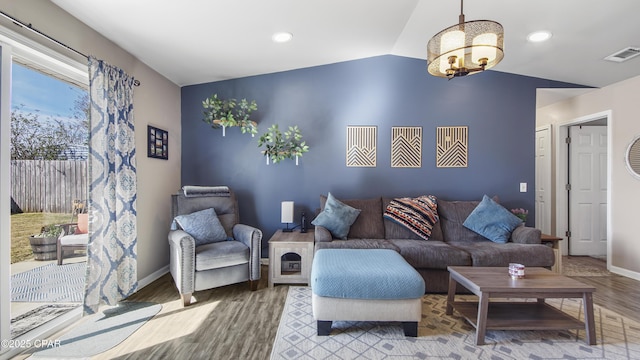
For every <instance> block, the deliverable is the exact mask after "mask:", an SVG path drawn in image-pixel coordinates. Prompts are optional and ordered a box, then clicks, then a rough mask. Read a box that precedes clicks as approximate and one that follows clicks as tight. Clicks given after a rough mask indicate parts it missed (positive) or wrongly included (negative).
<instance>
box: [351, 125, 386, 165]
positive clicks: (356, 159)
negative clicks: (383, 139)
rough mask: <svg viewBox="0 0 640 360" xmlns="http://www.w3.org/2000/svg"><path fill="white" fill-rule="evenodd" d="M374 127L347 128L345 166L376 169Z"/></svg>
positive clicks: (375, 131) (375, 129)
mask: <svg viewBox="0 0 640 360" xmlns="http://www.w3.org/2000/svg"><path fill="white" fill-rule="evenodd" d="M377 137H378V128H377V127H376V126H347V151H346V154H347V166H348V167H376V150H377V149H376V146H377Z"/></svg>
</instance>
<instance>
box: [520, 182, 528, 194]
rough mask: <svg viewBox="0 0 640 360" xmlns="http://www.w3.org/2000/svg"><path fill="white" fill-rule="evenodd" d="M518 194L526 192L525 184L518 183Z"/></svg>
mask: <svg viewBox="0 0 640 360" xmlns="http://www.w3.org/2000/svg"><path fill="white" fill-rule="evenodd" d="M520 192H527V183H520Z"/></svg>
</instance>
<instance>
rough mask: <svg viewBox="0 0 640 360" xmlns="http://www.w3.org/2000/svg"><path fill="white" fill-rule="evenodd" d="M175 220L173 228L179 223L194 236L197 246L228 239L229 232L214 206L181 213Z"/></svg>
mask: <svg viewBox="0 0 640 360" xmlns="http://www.w3.org/2000/svg"><path fill="white" fill-rule="evenodd" d="M173 221H174V224H173V225H172V226H171V227H172V229H176V228H177V227H176V226H175V224H177V225H178V226H179V227H180V228H181V229H182V230H184V231H185V232H186V233H187V234H189V235H191V236H192V237H193V239H194V240H195V243H196V246H200V245H204V244H209V243H213V242H219V241H225V240H227V232H226V231H225V230H224V227H223V226H222V223H220V219H218V215H217V214H216V211H215V209H214V208H209V209H205V210H200V211H196V212H194V213H191V214H187V215H179V216H176V217H175V219H173Z"/></svg>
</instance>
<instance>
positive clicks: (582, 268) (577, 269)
mask: <svg viewBox="0 0 640 360" xmlns="http://www.w3.org/2000/svg"><path fill="white" fill-rule="evenodd" d="M562 275H564V276H589V277H601V276H612V275H613V273H611V272H610V271H608V270H607V263H606V261H604V262H603V261H601V260H597V259H590V258H588V259H587V260H584V259H581V260H578V259H576V258H574V257H571V256H568V257H567V256H565V257H563V259H562Z"/></svg>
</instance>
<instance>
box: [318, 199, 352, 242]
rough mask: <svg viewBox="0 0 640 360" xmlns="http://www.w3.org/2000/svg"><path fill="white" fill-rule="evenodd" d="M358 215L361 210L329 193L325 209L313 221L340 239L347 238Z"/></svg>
mask: <svg viewBox="0 0 640 360" xmlns="http://www.w3.org/2000/svg"><path fill="white" fill-rule="evenodd" d="M358 215H360V210H358V209H355V208H352V207H351V206H349V205H347V204H345V203H343V202H341V201H339V200H338V199H336V198H334V197H333V195H331V193H329V194H328V196H327V202H326V203H325V204H324V209H323V210H322V211H321V212H320V214H318V216H316V218H315V219H313V221H312V222H311V223H312V224H313V225H317V226H322V227H323V228H325V229H327V230H329V232H331V235H333V236H334V237H336V238H338V239H343V240H346V239H347V234H349V229H350V228H351V225H352V224H353V223H354V222H355V221H356V218H357V217H358Z"/></svg>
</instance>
